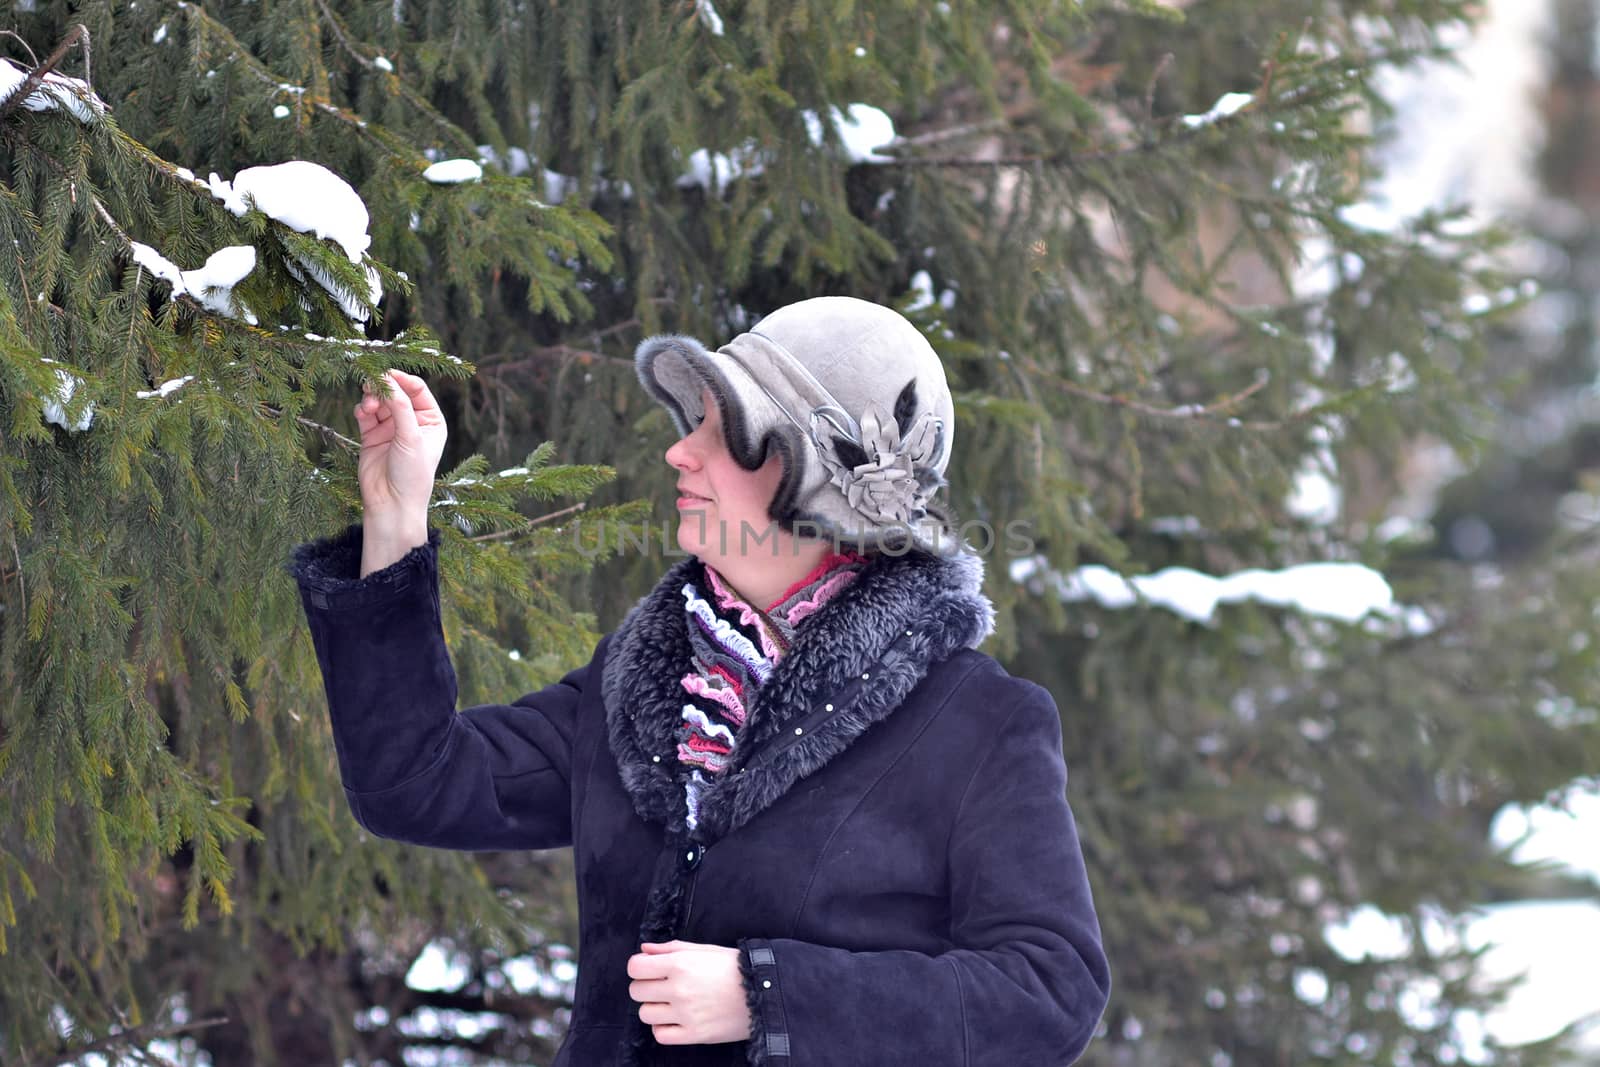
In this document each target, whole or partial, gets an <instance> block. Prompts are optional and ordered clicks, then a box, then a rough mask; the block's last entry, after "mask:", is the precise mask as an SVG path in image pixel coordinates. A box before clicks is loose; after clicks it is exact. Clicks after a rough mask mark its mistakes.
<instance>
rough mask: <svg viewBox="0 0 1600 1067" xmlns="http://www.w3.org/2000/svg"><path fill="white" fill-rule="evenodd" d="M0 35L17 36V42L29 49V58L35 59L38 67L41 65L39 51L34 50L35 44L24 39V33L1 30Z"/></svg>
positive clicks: (34, 63) (34, 61)
mask: <svg viewBox="0 0 1600 1067" xmlns="http://www.w3.org/2000/svg"><path fill="white" fill-rule="evenodd" d="M0 37H15V38H16V39H17V43H18V44H20V45H22V47H24V48H26V49H27V50H28V58H29V59H31V60H33V65H34V66H36V67H37V66H38V65H39V55H38V53H37V52H35V51H34V50H33V45H31V44H29V43H28V42H27V41H26V40H24V39H23V37H22V34H20V33H17V32H16V31H15V30H0Z"/></svg>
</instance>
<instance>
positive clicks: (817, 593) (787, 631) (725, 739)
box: [678, 550, 867, 833]
mask: <svg viewBox="0 0 1600 1067" xmlns="http://www.w3.org/2000/svg"><path fill="white" fill-rule="evenodd" d="M866 565H867V558H866V557H865V556H863V555H861V554H859V553H856V552H852V551H848V550H847V551H845V552H842V553H838V552H836V553H830V554H829V555H828V557H827V558H826V559H824V560H823V561H822V562H821V563H819V564H817V566H816V568H815V569H813V570H812V571H811V573H809V574H807V575H806V576H805V577H804V578H801V579H800V580H799V581H798V582H796V583H795V584H794V585H792V586H790V587H789V588H788V589H787V590H785V591H784V593H783V594H782V595H780V596H779V597H778V598H777V599H776V600H774V601H773V602H772V603H771V604H769V605H768V606H767V607H766V609H765V610H757V609H756V608H754V607H752V606H751V605H750V604H749V603H748V602H746V601H745V600H743V599H741V598H740V596H739V595H738V594H737V593H735V592H734V591H733V589H732V587H730V586H729V585H728V583H727V581H726V580H725V579H724V578H723V577H722V575H720V574H718V573H717V571H716V570H715V569H714V568H713V567H711V566H710V565H709V564H705V565H702V566H701V567H700V568H699V573H700V574H702V575H704V583H703V584H704V586H705V588H702V587H701V585H700V584H698V583H696V582H695V581H692V580H691V581H687V582H685V583H684V584H683V588H682V590H681V591H682V593H683V601H684V610H685V611H686V612H687V613H688V616H689V644H690V646H691V650H692V652H691V663H690V664H689V670H688V672H687V673H685V674H684V675H683V678H682V679H681V683H682V687H683V691H684V693H685V696H686V699H685V702H684V705H683V724H682V732H681V735H680V740H679V742H678V762H679V764H680V766H682V767H685V768H688V769H689V775H688V777H687V778H686V779H685V780H684V788H685V795H686V799H687V801H688V817H687V821H688V827H689V830H690V832H691V833H693V832H694V830H695V827H696V824H697V822H698V807H699V796H700V791H701V789H702V788H704V787H705V785H706V784H707V783H708V782H709V781H710V780H711V779H710V778H709V777H707V776H708V775H719V774H721V773H722V772H723V771H724V770H726V768H727V766H728V762H729V759H730V758H731V756H732V754H733V751H734V749H735V747H736V746H737V745H738V744H739V735H740V734H741V732H742V727H743V726H744V722H745V707H746V704H747V702H748V700H749V698H750V696H751V694H753V693H754V692H755V691H756V690H757V689H759V688H760V686H761V684H762V683H763V682H765V681H766V680H767V678H768V677H769V676H770V675H771V674H772V669H773V667H774V666H776V664H777V663H778V661H779V660H780V659H781V658H782V657H783V655H784V653H786V652H787V651H788V650H789V646H790V645H792V644H793V643H794V639H795V635H796V632H797V631H798V630H799V628H800V627H801V626H803V625H804V623H805V620H806V619H807V618H808V617H810V616H811V615H812V614H813V613H815V612H816V610H817V609H818V608H820V607H821V606H822V605H823V604H825V603H827V602H828V600H830V599H831V598H832V597H834V596H835V595H836V594H837V593H838V592H839V591H840V590H841V589H843V588H844V587H845V586H846V585H848V584H849V583H850V582H851V581H853V580H854V579H855V577H856V575H857V574H859V573H860V571H861V570H862V568H864V567H865V566H866Z"/></svg>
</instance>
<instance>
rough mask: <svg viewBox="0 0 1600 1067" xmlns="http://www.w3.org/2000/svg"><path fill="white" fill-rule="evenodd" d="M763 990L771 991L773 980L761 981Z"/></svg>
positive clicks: (764, 979) (765, 979)
mask: <svg viewBox="0 0 1600 1067" xmlns="http://www.w3.org/2000/svg"><path fill="white" fill-rule="evenodd" d="M761 988H762V989H771V988H772V979H770V978H763V979H761Z"/></svg>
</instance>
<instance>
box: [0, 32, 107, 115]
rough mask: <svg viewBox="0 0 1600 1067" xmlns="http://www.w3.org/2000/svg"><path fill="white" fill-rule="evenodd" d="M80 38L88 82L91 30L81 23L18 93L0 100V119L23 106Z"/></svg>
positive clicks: (34, 69) (24, 83)
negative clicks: (19, 105) (18, 106)
mask: <svg viewBox="0 0 1600 1067" xmlns="http://www.w3.org/2000/svg"><path fill="white" fill-rule="evenodd" d="M80 38H81V39H82V41H83V54H84V64H83V73H84V75H85V78H84V80H85V81H88V77H87V76H88V73H89V61H88V56H89V28H88V27H87V26H85V25H84V24H83V23H81V22H80V23H78V24H77V25H76V26H74V27H72V29H71V30H70V31H68V33H67V35H66V36H65V37H63V38H62V39H61V43H60V44H58V45H56V50H55V51H54V52H51V53H50V54H49V55H48V56H45V57H44V62H43V63H40V64H39V65H38V66H36V67H34V68H33V70H31V71H29V72H28V76H27V77H26V78H24V79H22V84H21V85H19V86H17V91H16V92H14V93H12V94H11V95H10V96H8V97H6V98H5V99H4V100H0V119H3V118H5V117H6V116H7V115H9V114H11V112H12V111H14V110H15V109H16V107H17V105H18V104H21V103H22V102H23V101H24V100H26V99H27V98H28V95H29V94H30V93H32V92H33V91H34V90H35V89H37V88H38V87H39V83H41V82H43V81H44V76H45V75H46V74H49V73H50V72H51V71H52V70H54V69H55V68H56V64H58V63H60V62H61V61H62V60H63V59H65V58H66V57H67V53H68V52H69V51H71V49H72V46H73V45H75V44H77V43H78V41H79V39H80Z"/></svg>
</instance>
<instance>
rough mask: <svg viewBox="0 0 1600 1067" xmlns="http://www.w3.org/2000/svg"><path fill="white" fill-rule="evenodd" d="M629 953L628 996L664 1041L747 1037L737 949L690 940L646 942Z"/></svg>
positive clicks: (746, 1006)
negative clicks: (640, 950)
mask: <svg viewBox="0 0 1600 1067" xmlns="http://www.w3.org/2000/svg"><path fill="white" fill-rule="evenodd" d="M640 947H641V948H642V949H643V951H642V952H639V953H637V954H635V955H633V956H631V957H629V958H628V977H629V978H632V979H633V981H631V982H629V983H628V995H629V996H630V997H632V998H633V999H634V1000H635V1001H637V1002H638V1004H639V1018H640V1020H641V1021H643V1022H645V1023H648V1024H649V1025H650V1029H651V1030H652V1031H653V1032H654V1034H655V1036H656V1040H657V1041H659V1042H660V1043H661V1044H663V1045H713V1044H716V1043H718V1042H722V1041H743V1040H745V1039H746V1038H748V1037H749V1036H750V1008H749V1004H748V1002H747V1001H746V1000H745V990H744V977H743V975H742V974H741V973H740V971H739V950H738V949H736V948H728V947H727V946H725V945H702V944H698V943H696V942H694V941H664V942H659V943H656V942H647V943H645V944H644V945H642V946H640Z"/></svg>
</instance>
